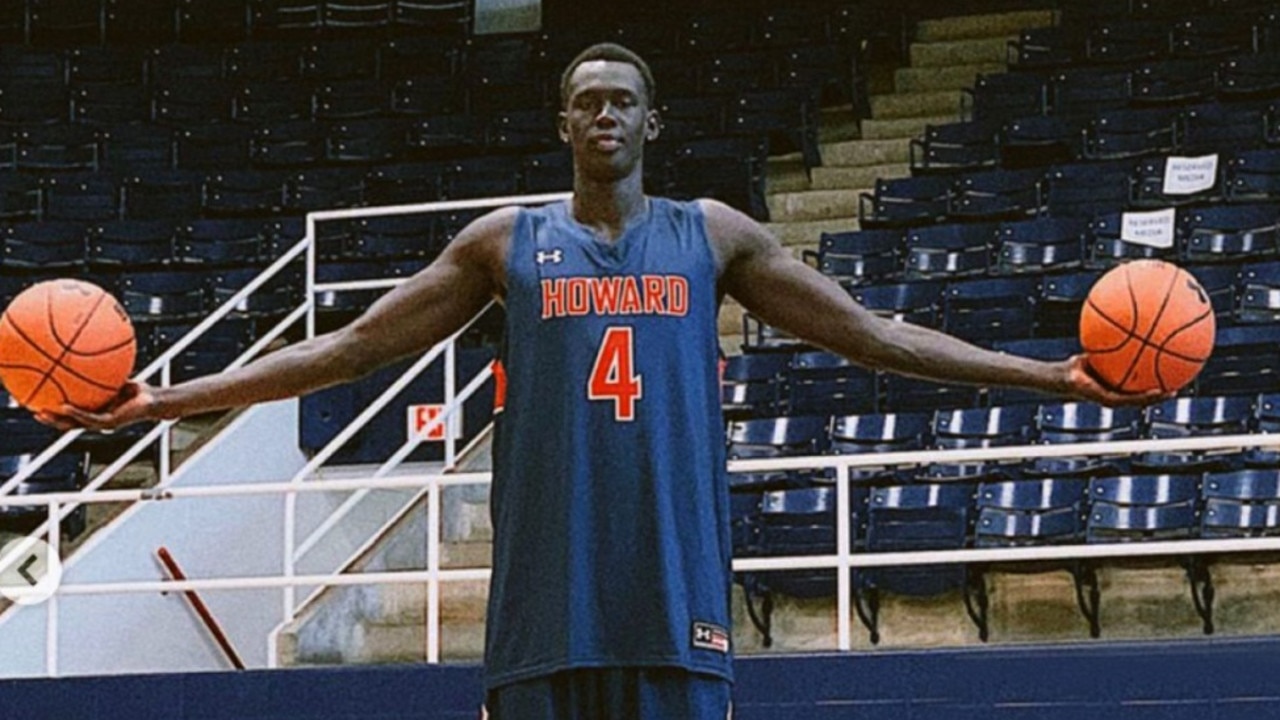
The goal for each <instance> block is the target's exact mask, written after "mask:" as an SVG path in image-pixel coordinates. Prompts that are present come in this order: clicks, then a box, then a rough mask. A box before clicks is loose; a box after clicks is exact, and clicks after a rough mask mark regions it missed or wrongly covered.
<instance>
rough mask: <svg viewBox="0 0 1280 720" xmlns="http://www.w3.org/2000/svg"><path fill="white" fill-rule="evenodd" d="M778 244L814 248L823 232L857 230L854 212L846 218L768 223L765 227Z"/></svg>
mask: <svg viewBox="0 0 1280 720" xmlns="http://www.w3.org/2000/svg"><path fill="white" fill-rule="evenodd" d="M765 227H766V228H768V229H769V232H771V233H773V235H774V237H776V238H778V242H780V243H782V244H783V245H785V246H787V247H790V248H806V247H816V246H817V244H818V240H819V238H820V237H821V236H822V233H824V232H833V233H834V232H849V231H852V230H857V229H858V217H857V214H856V211H855V213H854V214H853V215H850V216H848V217H838V218H828V219H826V220H810V221H808V222H788V223H768V224H766V225H765Z"/></svg>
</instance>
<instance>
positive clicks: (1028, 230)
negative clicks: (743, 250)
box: [993, 217, 1087, 281]
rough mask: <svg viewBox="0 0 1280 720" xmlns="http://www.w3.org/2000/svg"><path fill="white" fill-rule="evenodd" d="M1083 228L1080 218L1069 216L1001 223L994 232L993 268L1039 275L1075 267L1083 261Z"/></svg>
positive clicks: (1005, 271) (1007, 272) (1002, 272)
mask: <svg viewBox="0 0 1280 720" xmlns="http://www.w3.org/2000/svg"><path fill="white" fill-rule="evenodd" d="M1086 230H1087V223H1086V222H1085V221H1084V220H1083V219H1081V218H1069V217H1068V218H1053V217H1043V218H1036V219H1031V220H1018V221H1012V222H1004V223H1001V224H1000V227H998V228H997V229H996V232H995V244H994V248H993V250H994V252H993V255H994V257H995V267H994V268H993V270H995V271H996V272H998V273H1000V274H1008V275H1018V274H1024V273H1027V274H1037V275H1043V274H1048V273H1056V272H1059V271H1062V270H1067V269H1072V268H1077V267H1079V266H1080V265H1081V264H1082V263H1083V261H1084V243H1085V233H1086ZM1049 279H1050V278H1045V280H1046V281H1048V280H1049Z"/></svg>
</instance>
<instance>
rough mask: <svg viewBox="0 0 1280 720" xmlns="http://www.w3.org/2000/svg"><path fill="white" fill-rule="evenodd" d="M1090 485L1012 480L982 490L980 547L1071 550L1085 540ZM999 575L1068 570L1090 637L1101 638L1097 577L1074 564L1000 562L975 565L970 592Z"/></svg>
mask: <svg viewBox="0 0 1280 720" xmlns="http://www.w3.org/2000/svg"><path fill="white" fill-rule="evenodd" d="M1088 489H1089V486H1088V482H1087V481H1086V480H1083V479H1078V478H1068V479H1058V478H1044V479H1039V480H1010V481H1003V482H987V483H982V484H981V485H979V486H978V492H977V513H978V517H977V522H976V523H975V526H974V546H975V547H983V548H990V547H1037V546H1046V545H1069V544H1073V543H1079V542H1083V541H1084V516H1085V507H1086V502H1087V501H1088ZM993 569H997V570H998V571H1000V572H1016V573H1024V574H1025V573H1045V572H1061V571H1066V572H1068V573H1070V574H1071V576H1072V578H1073V579H1074V580H1075V585H1076V589H1077V592H1076V602H1077V604H1078V605H1079V607H1080V612H1081V614H1082V615H1084V617H1085V620H1087V621H1088V623H1089V630H1090V634H1091V635H1092V636H1093V637H1097V636H1098V635H1099V634H1100V633H1101V628H1100V627H1099V626H1098V612H1097V597H1098V586H1097V582H1096V581H1097V577H1096V575H1094V574H1092V573H1088V572H1086V570H1085V567H1084V565H1083V564H1082V563H1080V562H1079V561H1075V560H1065V561H1041V562H1020V563H1001V564H999V565H996V566H994V567H991V566H986V565H982V564H974V565H970V567H969V571H970V573H972V574H975V575H977V576H978V577H975V578H974V579H973V582H972V583H971V584H970V587H975V586H978V587H982V588H983V589H985V579H984V578H983V577H982V575H985V574H986V573H988V572H991V571H992V570H993Z"/></svg>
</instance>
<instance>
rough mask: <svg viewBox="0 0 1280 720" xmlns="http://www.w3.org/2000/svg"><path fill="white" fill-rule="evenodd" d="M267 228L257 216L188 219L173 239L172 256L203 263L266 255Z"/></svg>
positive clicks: (231, 262)
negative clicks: (255, 217)
mask: <svg viewBox="0 0 1280 720" xmlns="http://www.w3.org/2000/svg"><path fill="white" fill-rule="evenodd" d="M267 241H268V238H267V228H265V227H264V226H263V223H262V222H261V221H260V220H252V219H238V218H237V219H214V220H192V221H190V222H189V223H186V224H184V225H183V226H182V227H181V230H180V231H179V233H178V236H177V238H176V240H175V243H174V260H175V262H178V263H181V264H183V265H196V266H206V267H218V266H229V267H230V266H243V265H245V264H251V263H255V262H258V261H259V260H262V259H264V258H265V257H266V253H265V249H266V245H267Z"/></svg>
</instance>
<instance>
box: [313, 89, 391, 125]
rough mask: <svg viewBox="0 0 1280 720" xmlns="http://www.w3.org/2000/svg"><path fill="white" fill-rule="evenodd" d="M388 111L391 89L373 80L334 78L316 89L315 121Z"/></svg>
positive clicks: (371, 114) (374, 114)
mask: <svg viewBox="0 0 1280 720" xmlns="http://www.w3.org/2000/svg"><path fill="white" fill-rule="evenodd" d="M390 110H391V88H390V87H389V86H387V85H384V84H383V83H382V82H380V81H375V80H363V79H356V80H335V81H333V82H329V83H325V84H324V85H320V86H318V87H317V88H316V94H315V117H316V119H317V120H338V121H348V120H355V119H358V118H373V117H378V116H380V115H386V114H388V113H389V112H390Z"/></svg>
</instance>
